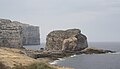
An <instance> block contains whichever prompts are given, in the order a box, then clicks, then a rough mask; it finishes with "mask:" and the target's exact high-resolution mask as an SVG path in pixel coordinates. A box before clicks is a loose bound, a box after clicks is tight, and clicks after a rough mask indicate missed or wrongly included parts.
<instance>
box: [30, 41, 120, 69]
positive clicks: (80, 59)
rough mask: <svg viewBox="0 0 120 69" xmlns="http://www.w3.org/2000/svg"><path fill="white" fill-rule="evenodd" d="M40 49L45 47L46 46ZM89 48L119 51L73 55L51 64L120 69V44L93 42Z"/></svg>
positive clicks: (83, 68) (78, 67) (96, 68)
mask: <svg viewBox="0 0 120 69" xmlns="http://www.w3.org/2000/svg"><path fill="white" fill-rule="evenodd" d="M40 47H44V45H43V46H40ZM89 47H95V48H100V49H108V50H114V51H117V53H107V54H91V55H86V54H82V55H73V56H71V57H67V58H63V59H60V60H57V61H54V62H52V63H51V64H58V65H61V66H65V67H72V68H75V69H120V43H119V42H91V43H89ZM34 48H35V47H34ZM32 49H33V48H32ZM37 49H38V48H37Z"/></svg>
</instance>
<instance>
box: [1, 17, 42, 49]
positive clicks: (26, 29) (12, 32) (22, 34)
mask: <svg viewBox="0 0 120 69" xmlns="http://www.w3.org/2000/svg"><path fill="white" fill-rule="evenodd" d="M39 44H40V35H39V27H38V26H31V25H28V24H23V23H20V22H17V21H11V20H8V19H0V46H6V47H16V48H19V47H22V46H23V45H39Z"/></svg>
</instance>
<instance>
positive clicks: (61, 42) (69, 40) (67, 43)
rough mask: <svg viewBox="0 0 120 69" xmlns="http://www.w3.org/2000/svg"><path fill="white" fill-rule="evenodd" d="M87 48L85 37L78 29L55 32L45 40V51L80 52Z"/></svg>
mask: <svg viewBox="0 0 120 69" xmlns="http://www.w3.org/2000/svg"><path fill="white" fill-rule="evenodd" d="M87 47H88V43H87V37H86V36H85V35H83V34H82V33H81V30H79V29H68V30H55V31H52V32H50V33H49V34H48V35H47V38H46V47H45V48H46V50H49V51H81V50H83V49H85V48H87Z"/></svg>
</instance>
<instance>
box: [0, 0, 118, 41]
mask: <svg viewBox="0 0 120 69" xmlns="http://www.w3.org/2000/svg"><path fill="white" fill-rule="evenodd" d="M0 18H4V19H11V20H15V21H20V22H23V23H28V24H31V25H38V26H39V27H40V34H41V42H45V38H46V35H47V34H48V33H49V32H50V31H52V30H56V29H69V28H79V29H81V30H82V33H84V34H85V35H86V36H87V37H88V41H89V42H93V41H97V42H98V41H100V42H103V41H110V42H111V41H114V42H115V41H117V42H120V0H0Z"/></svg>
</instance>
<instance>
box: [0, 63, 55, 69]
mask: <svg viewBox="0 0 120 69" xmlns="http://www.w3.org/2000/svg"><path fill="white" fill-rule="evenodd" d="M0 69H55V68H53V67H50V66H49V65H47V64H45V63H40V62H39V63H33V64H31V65H28V66H22V65H15V67H13V68H8V67H6V66H5V65H4V64H2V63H1V62H0Z"/></svg>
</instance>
